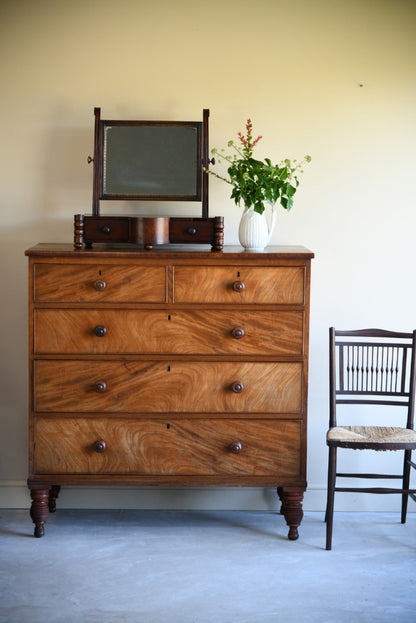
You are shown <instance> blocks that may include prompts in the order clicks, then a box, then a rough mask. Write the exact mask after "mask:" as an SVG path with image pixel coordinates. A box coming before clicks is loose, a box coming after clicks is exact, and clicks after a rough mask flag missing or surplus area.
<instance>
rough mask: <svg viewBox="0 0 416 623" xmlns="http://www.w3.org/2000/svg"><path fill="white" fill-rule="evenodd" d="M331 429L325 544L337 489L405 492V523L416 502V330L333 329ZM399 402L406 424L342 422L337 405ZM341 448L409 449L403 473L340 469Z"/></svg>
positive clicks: (329, 542) (329, 543) (328, 539)
mask: <svg viewBox="0 0 416 623" xmlns="http://www.w3.org/2000/svg"><path fill="white" fill-rule="evenodd" d="M329 361H330V382H329V393H330V403H329V412H330V417H329V431H328V435H327V445H328V446H329V460H328V496H327V506H326V514H325V521H326V549H327V550H330V549H331V548H332V528H333V514H334V497H335V492H350V491H351V492H356V493H357V492H358V493H364V492H365V493H382V494H392V493H398V494H401V495H402V508H401V522H402V523H405V522H406V514H407V505H408V498H409V497H411V498H412V499H413V500H414V501H416V489H410V488H409V486H410V471H411V468H415V469H416V463H415V462H413V461H412V450H414V449H416V432H414V408H415V386H416V378H415V377H416V330H415V331H413V333H400V332H394V331H385V330H382V329H362V330H355V331H336V330H335V328H334V327H331V328H330V330H329ZM340 404H343V405H352V406H353V405H377V406H380V407H382V406H384V405H390V406H397V407H401V408H402V411H403V409H404V411H405V413H406V416H405V417H406V422H405V427H400V425H394V426H392V427H385V426H370V427H369V426H362V427H361V426H360V427H357V426H339V425H338V423H337V405H340ZM338 448H350V449H354V450H402V451H404V461H403V471H402V473H401V474H373V473H345V472H344V473H340V472H337V450H338ZM337 478H365V479H383V480H388V479H399V480H401V485H402V486H401V487H400V488H390V487H365V488H362V487H344V486H343V487H339V486H337V485H336V483H337Z"/></svg>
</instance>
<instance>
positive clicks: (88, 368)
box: [35, 361, 302, 414]
mask: <svg viewBox="0 0 416 623" xmlns="http://www.w3.org/2000/svg"><path fill="white" fill-rule="evenodd" d="M35 396H36V397H35V409H36V410H37V411H41V412H56V413H59V412H77V413H85V412H98V411H99V412H110V413H129V412H130V413H163V412H165V413H167V412H171V413H191V412H194V413H199V412H205V413H208V412H211V413H244V412H246V413H255V412H260V413H295V414H300V412H301V405H302V364H300V363H239V362H232V363H231V362H227V363H222V362H206V363H204V362H177V361H173V362H160V361H159V362H158V361H127V362H118V361H103V362H94V361H88V362H86V361H59V364H57V362H56V361H36V362H35Z"/></svg>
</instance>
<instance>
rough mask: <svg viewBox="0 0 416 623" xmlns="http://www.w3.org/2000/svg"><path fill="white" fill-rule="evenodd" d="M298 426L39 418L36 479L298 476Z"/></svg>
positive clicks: (270, 422) (285, 423)
mask: <svg viewBox="0 0 416 623" xmlns="http://www.w3.org/2000/svg"><path fill="white" fill-rule="evenodd" d="M300 449H301V425H300V423H299V422H296V421H283V422H282V421H273V420H255V421H251V420H203V419H201V420H189V419H181V420H173V421H168V420H165V419H158V420H154V419H152V420H150V419H149V420H130V419H122V420H114V419H99V418H95V419H89V418H88V419H83V418H57V417H53V418H52V417H49V418H48V417H43V418H38V421H37V428H36V443H35V464H36V472H37V473H38V474H83V473H85V474H132V473H134V474H154V475H168V474H171V475H172V474H179V475H207V476H208V475H221V474H230V475H231V474H235V475H250V476H261V475H275V476H276V478H290V477H296V476H298V475H299V474H300V462H301V460H300Z"/></svg>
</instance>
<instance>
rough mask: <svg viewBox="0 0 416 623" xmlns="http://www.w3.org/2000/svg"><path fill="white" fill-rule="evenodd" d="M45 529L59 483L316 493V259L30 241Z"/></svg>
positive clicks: (40, 514) (294, 511)
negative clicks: (311, 455) (312, 361)
mask: <svg viewBox="0 0 416 623" xmlns="http://www.w3.org/2000/svg"><path fill="white" fill-rule="evenodd" d="M26 255H27V256H28V257H29V314H30V319H29V327H30V401H29V402H30V428H29V430H30V460H29V471H30V473H29V479H28V486H29V489H30V492H31V497H32V505H31V517H32V520H33V522H34V524H35V536H38V537H40V536H42V535H43V533H44V524H45V522H46V520H47V517H48V514H49V512H50V511H54V510H55V504H56V498H57V496H58V493H59V489H60V486H61V485H94V486H95V485H99V484H102V485H117V484H119V485H125V486H126V485H140V486H143V485H163V486H169V485H172V486H186V485H193V486H203V485H210V486H213V485H218V486H258V487H270V486H273V487H276V488H277V492H278V495H279V497H280V499H281V502H282V509H281V511H282V513H283V514H284V516H285V519H286V522H287V524H288V526H289V538H290V539H296V538H297V537H298V531H297V528H298V526H299V525H300V523H301V520H302V501H303V494H304V491H305V490H306V413H307V387H308V385H307V381H308V332H309V287H310V262H311V258H312V257H313V254H312V253H311V252H309V251H308V250H307V249H304V248H302V247H276V248H268V249H266V251H265V252H263V253H247V252H244V251H243V250H242V249H240V248H238V247H235V248H234V247H228V248H227V247H225V248H224V250H223V251H222V252H211V251H204V250H201V249H200V248H199V249H198V250H195V249H194V248H190V247H187V248H184V249H183V250H182V249H181V250H172V249H169V250H164V249H156V250H153V251H146V250H136V249H132V248H130V249H129V248H125V247H123V248H98V247H97V248H94V249H74V248H73V247H72V246H71V245H69V244H68V245H65V244H40V245H37V246H35V247H33V248H31V249H29V250H28V251H26Z"/></svg>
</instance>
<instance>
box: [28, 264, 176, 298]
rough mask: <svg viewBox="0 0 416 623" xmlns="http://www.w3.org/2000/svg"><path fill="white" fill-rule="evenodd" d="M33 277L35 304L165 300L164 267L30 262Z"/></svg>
mask: <svg viewBox="0 0 416 623" xmlns="http://www.w3.org/2000/svg"><path fill="white" fill-rule="evenodd" d="M34 276H35V279H34V297H35V301H36V302H38V303H45V302H68V303H76V302H80V303H82V302H91V303H93V302H119V303H122V302H124V303H127V302H133V303H137V302H142V303H164V302H165V301H166V278H165V267H164V266H135V265H134V264H133V265H132V264H121V265H111V264H105V263H103V264H82V265H81V264H41V263H38V264H35V265H34ZM97 282H101V289H98V290H97V289H96V287H100V284H98V285H97V286H96V287H95V284H97ZM102 284H105V285H104V287H102Z"/></svg>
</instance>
